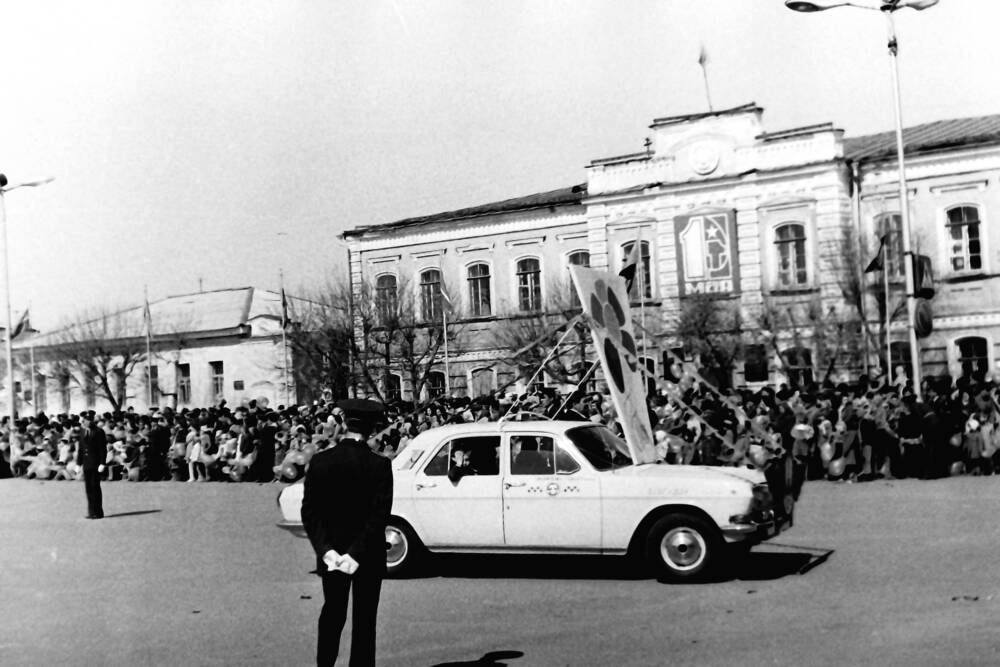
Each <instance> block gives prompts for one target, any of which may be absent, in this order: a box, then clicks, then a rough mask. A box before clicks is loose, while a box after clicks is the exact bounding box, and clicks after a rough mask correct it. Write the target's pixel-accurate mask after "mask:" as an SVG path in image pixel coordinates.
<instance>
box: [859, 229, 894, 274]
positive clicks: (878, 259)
mask: <svg viewBox="0 0 1000 667" xmlns="http://www.w3.org/2000/svg"><path fill="white" fill-rule="evenodd" d="M888 239H889V234H887V233H886V234H883V235H882V238H880V239H879V240H878V252H877V253H875V259H873V260H872V261H870V262H868V266H867V267H865V273H873V272H875V271H881V270H882V269H883V268H884V267H885V242H886V241H887V240H888Z"/></svg>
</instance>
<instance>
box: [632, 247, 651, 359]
mask: <svg viewBox="0 0 1000 667" xmlns="http://www.w3.org/2000/svg"><path fill="white" fill-rule="evenodd" d="M636 243H638V244H639V265H638V266H637V267H636V271H638V272H639V324H641V325H642V362H641V364H640V365H642V366H643V367H645V364H646V285H645V278H646V276H645V273H646V265H645V264H644V263H643V257H642V227H640V228H639V238H638V240H637V241H636ZM650 255H652V252H650ZM650 261H652V256H650Z"/></svg>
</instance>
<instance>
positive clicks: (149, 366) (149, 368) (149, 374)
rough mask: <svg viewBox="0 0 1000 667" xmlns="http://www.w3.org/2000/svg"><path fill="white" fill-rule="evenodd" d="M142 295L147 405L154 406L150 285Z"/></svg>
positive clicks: (145, 287) (144, 287)
mask: <svg viewBox="0 0 1000 667" xmlns="http://www.w3.org/2000/svg"><path fill="white" fill-rule="evenodd" d="M142 297H143V300H144V303H145V307H146V309H145V310H144V311H143V312H142V315H143V319H144V320H146V407H147V408H151V407H153V355H152V352H151V348H152V344H151V341H150V338H151V337H152V333H151V331H150V330H151V329H152V326H153V322H152V320H153V316H152V313H150V312H149V286H148V285H143V286H142Z"/></svg>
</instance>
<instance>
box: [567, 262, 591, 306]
mask: <svg viewBox="0 0 1000 667" xmlns="http://www.w3.org/2000/svg"><path fill="white" fill-rule="evenodd" d="M566 259H567V261H568V262H569V265H570V266H590V253H589V252H587V251H586V250H577V251H576V252H571V253H570V254H569V255H567V256H566ZM568 287H569V302H570V305H571V306H574V307H576V306H579V305H580V296H579V295H578V294H577V293H576V286H575V285H573V281H572V279H570V281H569V285H568Z"/></svg>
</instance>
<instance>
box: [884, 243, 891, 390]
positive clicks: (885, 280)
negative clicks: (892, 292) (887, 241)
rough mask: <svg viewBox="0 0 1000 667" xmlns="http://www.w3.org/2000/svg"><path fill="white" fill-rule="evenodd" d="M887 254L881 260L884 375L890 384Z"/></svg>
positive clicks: (889, 314) (889, 316) (889, 313)
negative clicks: (883, 306)
mask: <svg viewBox="0 0 1000 667" xmlns="http://www.w3.org/2000/svg"><path fill="white" fill-rule="evenodd" d="M888 254H889V253H888V252H886V256H885V257H883V258H882V282H883V285H884V289H885V374H886V381H887V382H892V335H891V334H890V333H889V327H890V326H891V325H892V311H890V310H889V262H888V261H886V260H887V259H888Z"/></svg>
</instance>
